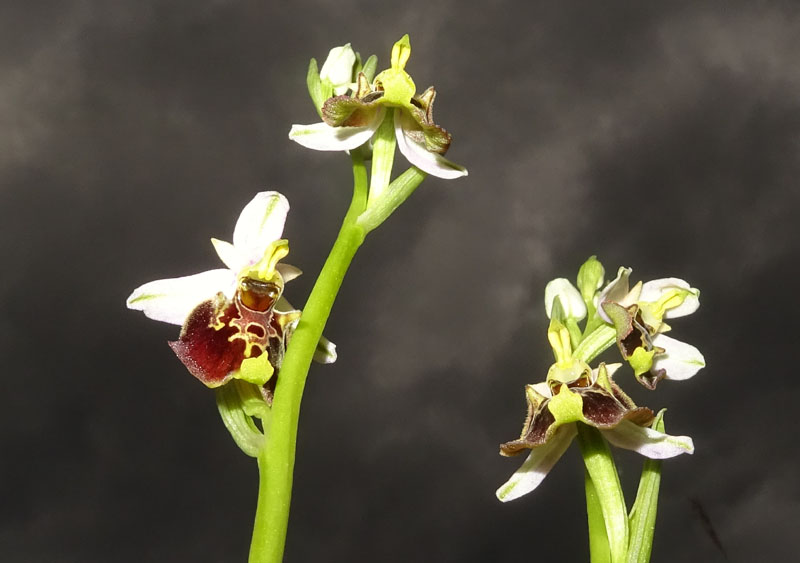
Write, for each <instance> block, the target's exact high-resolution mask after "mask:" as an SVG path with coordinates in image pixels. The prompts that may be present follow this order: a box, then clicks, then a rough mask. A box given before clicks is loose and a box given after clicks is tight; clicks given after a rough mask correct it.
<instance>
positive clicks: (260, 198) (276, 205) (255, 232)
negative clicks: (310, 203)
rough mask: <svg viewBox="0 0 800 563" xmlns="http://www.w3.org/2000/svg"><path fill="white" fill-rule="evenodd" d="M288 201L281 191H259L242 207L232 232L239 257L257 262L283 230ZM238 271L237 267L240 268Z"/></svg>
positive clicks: (246, 260) (249, 261) (247, 262)
mask: <svg viewBox="0 0 800 563" xmlns="http://www.w3.org/2000/svg"><path fill="white" fill-rule="evenodd" d="M287 213H289V202H288V201H287V200H286V198H285V197H283V195H282V194H280V193H278V192H260V193H258V194H256V197H254V198H253V199H252V200H251V201H250V203H248V204H247V205H245V207H244V209H242V213H241V215H239V220H238V221H236V228H235V229H234V231H233V246H234V247H236V252H237V254H238V255H239V258H240V260H242V261H244V263H245V264H255V263H256V262H258V261H259V260H261V258H263V257H264V251H265V250H266V248H267V246H269V245H270V243H272V242H274V241H276V240H279V239H280V238H281V234H282V233H283V224H284V223H285V222H286V214H287ZM237 271H238V269H237Z"/></svg>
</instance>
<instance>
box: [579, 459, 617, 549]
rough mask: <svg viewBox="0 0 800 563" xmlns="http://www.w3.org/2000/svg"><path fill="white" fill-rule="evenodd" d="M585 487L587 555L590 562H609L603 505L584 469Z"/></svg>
mask: <svg viewBox="0 0 800 563" xmlns="http://www.w3.org/2000/svg"><path fill="white" fill-rule="evenodd" d="M584 473H585V475H584V486H585V488H586V516H587V517H588V521H589V556H590V559H589V560H590V561H591V562H592V563H611V551H610V549H609V547H608V535H607V534H606V521H605V520H604V519H603V507H602V506H601V505H600V497H598V496H597V490H596V489H595V488H594V483H592V478H591V476H590V475H589V471H588V470H585V471H584Z"/></svg>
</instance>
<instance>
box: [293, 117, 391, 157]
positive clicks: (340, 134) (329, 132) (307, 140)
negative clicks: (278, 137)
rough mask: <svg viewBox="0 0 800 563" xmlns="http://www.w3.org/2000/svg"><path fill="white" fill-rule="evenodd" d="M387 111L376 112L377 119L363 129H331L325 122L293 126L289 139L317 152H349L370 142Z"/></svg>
mask: <svg viewBox="0 0 800 563" xmlns="http://www.w3.org/2000/svg"><path fill="white" fill-rule="evenodd" d="M384 113H385V110H384V109H383V108H381V109H380V111H376V112H375V118H374V119H373V120H372V122H370V123H369V125H365V126H363V127H331V126H330V125H328V124H327V123H325V122H320V123H314V124H312V125H292V129H291V130H290V131H289V138H290V139H291V140H293V141H295V142H297V143H300V144H301V145H303V146H304V147H306V148H309V149H314V150H316V151H349V150H353V149H354V148H356V147H360V146H361V145H363V144H364V143H366V142H367V141H369V140H370V139H371V138H372V136H373V135H374V134H375V131H376V130H377V129H378V127H379V126H380V124H381V121H382V120H383V115H384Z"/></svg>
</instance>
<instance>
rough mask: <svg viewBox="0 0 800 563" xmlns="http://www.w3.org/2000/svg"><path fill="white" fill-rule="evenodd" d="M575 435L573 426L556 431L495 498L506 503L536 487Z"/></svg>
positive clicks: (562, 427) (566, 425)
mask: <svg viewBox="0 0 800 563" xmlns="http://www.w3.org/2000/svg"><path fill="white" fill-rule="evenodd" d="M576 434H577V429H576V428H575V424H565V425H564V426H561V427H560V428H559V429H558V430H556V432H555V434H553V436H552V437H551V438H550V439H549V440H548V441H547V443H545V444H542V445H541V446H538V447H536V448H533V449H532V450H531V453H530V455H528V459H526V460H525V461H524V462H523V464H522V466H521V467H520V468H519V469H517V471H515V472H514V474H513V475H512V476H511V478H510V479H509V480H508V481H506V483H505V484H503V485H502V486H501V487H500V488H499V489H497V492H496V495H497V498H498V499H500V500H501V501H503V502H508V501H510V500H514V499H517V498H519V497H521V496H522V495H525V494H527V493H529V492H531V491H532V490H534V489H535V488H536V487H538V486H539V484H540V483H541V482H542V481H543V480H544V478H545V477H547V474H548V473H549V472H550V470H551V469H552V468H553V466H554V465H555V464H556V462H557V461H558V460H559V459H560V458H561V456H562V455H564V452H565V451H567V448H568V447H569V445H570V443H572V439H573V438H574V437H575V435H576Z"/></svg>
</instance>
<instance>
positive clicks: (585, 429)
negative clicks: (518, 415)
mask: <svg viewBox="0 0 800 563" xmlns="http://www.w3.org/2000/svg"><path fill="white" fill-rule="evenodd" d="M578 443H579V444H580V446H581V454H582V455H583V462H584V464H585V465H586V471H587V473H588V474H589V477H590V478H591V481H592V485H593V487H594V491H595V492H596V494H597V502H599V504H600V508H601V510H602V513H603V520H604V521H605V528H606V534H607V537H608V546H609V548H610V551H611V562H612V563H623V562H624V561H625V560H626V558H627V551H628V513H627V512H628V511H627V509H626V508H625V498H624V497H623V494H622V487H621V485H620V482H619V476H618V475H617V469H616V467H615V466H614V458H613V457H611V450H610V449H609V447H608V444H607V443H606V441H605V438H603V436H602V435H601V434H600V431H599V430H597V429H596V428H592V427H591V426H587V425H585V424H581V423H578ZM587 491H588V489H587ZM590 501H591V499H587V507H590ZM589 537H590V541H591V540H592V538H593V537H596V536H593V535H592V534H590V536H589ZM590 549H591V551H592V552H595V551H596V550H599V549H600V548H599V547H597V548H595V547H592V548H590ZM593 561H594V560H593Z"/></svg>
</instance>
